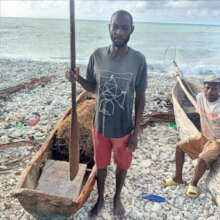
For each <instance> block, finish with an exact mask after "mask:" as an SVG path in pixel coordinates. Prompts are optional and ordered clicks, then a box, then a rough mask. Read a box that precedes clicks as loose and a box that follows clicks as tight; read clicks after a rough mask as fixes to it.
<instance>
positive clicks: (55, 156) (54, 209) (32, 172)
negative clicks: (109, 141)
mask: <svg viewBox="0 0 220 220" xmlns="http://www.w3.org/2000/svg"><path fill="white" fill-rule="evenodd" d="M70 113H71V108H69V109H68V110H67V111H66V112H65V114H64V116H63V118H62V119H60V121H59V122H58V123H57V125H56V127H55V129H54V130H53V131H52V133H51V134H50V136H49V138H48V140H47V142H46V143H44V145H43V146H42V147H41V148H40V150H39V151H38V152H37V154H36V155H35V156H34V157H33V159H32V160H31V162H30V164H29V165H28V166H27V167H26V169H25V170H24V171H23V173H22V176H21V178H20V180H19V183H18V185H17V187H16V190H15V193H14V196H15V197H17V198H18V199H19V201H20V203H21V205H22V206H23V207H24V208H25V209H26V211H28V212H29V213H30V214H31V215H33V216H34V217H35V218H37V219H42V220H43V219H66V217H68V216H70V215H71V214H73V213H74V212H75V211H76V210H77V209H78V208H80V207H81V206H82V204H83V203H84V201H85V200H86V198H87V197H88V195H89V193H90V191H91V190H92V187H93V185H94V183H95V173H96V168H95V166H94V161H93V158H92V160H91V158H89V159H87V158H85V156H84V155H80V163H82V165H83V166H82V169H85V167H86V171H83V176H82V178H81V180H80V181H81V183H80V184H81V185H80V187H79V188H80V190H78V191H79V193H78V194H79V195H77V196H73V198H71V196H69V195H68V196H62V195H61V196H60V195H56V193H55V194H51V193H50V192H48V193H47V192H45V191H41V190H39V188H40V187H38V184H39V179H40V177H41V175H42V173H44V172H43V169H44V166H45V164H46V163H48V161H55V163H56V161H63V162H62V163H61V166H60V165H59V166H60V167H61V168H60V169H62V166H63V168H65V167H67V165H66V164H65V163H66V162H68V158H67V157H66V156H64V155H63V154H62V151H60V150H59V148H57V146H56V147H54V144H55V143H56V130H57V128H58V125H59V123H60V122H61V121H62V120H64V119H65V118H66V117H67V116H68V115H69V114H70ZM64 161H66V162H64ZM86 161H88V163H87V164H86ZM57 164H60V163H59V162H58V163H57ZM85 164H86V165H85ZM84 165H85V166H84ZM59 166H58V167H59ZM58 169H59V168H58ZM55 170H56V169H55ZM58 171H59V172H57V173H59V174H60V175H61V176H62V175H63V174H62V172H61V170H58ZM78 173H79V172H78ZM81 173H82V172H81ZM79 175H80V174H79ZM55 176H56V174H55ZM44 179H45V177H44ZM48 179H50V178H46V179H45V180H46V181H47V180H48ZM55 179H56V178H55ZM79 179H80V178H78V180H79ZM56 181H57V180H56ZM73 181H74V180H73ZM62 183H63V184H64V185H65V181H62ZM56 184H57V182H56ZM76 184H77V181H76ZM47 187H48V186H47ZM51 187H52V186H51ZM64 187H65V186H64ZM52 188H54V189H56V186H53V187H52ZM61 191H62V190H61Z"/></svg>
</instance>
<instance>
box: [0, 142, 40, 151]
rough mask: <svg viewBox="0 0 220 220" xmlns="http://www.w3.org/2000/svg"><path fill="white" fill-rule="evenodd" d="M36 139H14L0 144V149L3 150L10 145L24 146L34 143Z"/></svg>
mask: <svg viewBox="0 0 220 220" xmlns="http://www.w3.org/2000/svg"><path fill="white" fill-rule="evenodd" d="M37 143H38V142H37V141H35V142H34V141H16V142H10V143H6V144H0V150H4V149H7V148H10V147H18V146H19V147H20V146H25V145H35V144H37Z"/></svg>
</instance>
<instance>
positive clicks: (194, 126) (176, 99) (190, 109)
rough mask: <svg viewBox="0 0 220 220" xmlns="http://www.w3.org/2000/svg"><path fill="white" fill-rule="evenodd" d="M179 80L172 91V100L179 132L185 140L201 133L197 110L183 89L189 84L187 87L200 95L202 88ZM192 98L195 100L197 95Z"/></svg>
mask: <svg viewBox="0 0 220 220" xmlns="http://www.w3.org/2000/svg"><path fill="white" fill-rule="evenodd" d="M179 80H181V82H182V85H181V84H180V81H179ZM179 80H178V81H177V83H176V85H175V86H174V88H173V90H172V100H173V108H174V115H175V121H176V126H177V130H178V132H179V136H180V139H181V140H184V139H187V138H189V137H190V136H193V135H196V134H197V133H198V132H199V131H200V118H199V114H198V113H197V112H196V108H195V107H194V105H193V104H192V103H191V102H190V101H189V99H188V97H187V96H186V94H185V93H184V91H183V88H182V87H183V86H185V85H186V83H185V82H187V85H188V86H190V88H191V90H192V91H193V93H194V94H198V93H199V91H200V88H199V87H198V86H196V85H194V84H193V83H191V82H189V81H186V80H184V81H183V79H180V78H179ZM185 88H186V87H185ZM191 98H193V99H194V100H195V95H192V96H191Z"/></svg>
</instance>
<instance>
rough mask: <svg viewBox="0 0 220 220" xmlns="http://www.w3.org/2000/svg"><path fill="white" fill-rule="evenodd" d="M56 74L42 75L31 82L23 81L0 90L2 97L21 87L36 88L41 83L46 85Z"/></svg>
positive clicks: (0, 96)
mask: <svg viewBox="0 0 220 220" xmlns="http://www.w3.org/2000/svg"><path fill="white" fill-rule="evenodd" d="M54 77H55V76H54V75H52V76H42V77H40V78H33V79H32V80H31V81H30V82H25V83H21V84H19V85H16V86H12V87H9V88H7V89H2V90H0V98H3V97H7V96H9V95H11V94H12V93H15V92H17V91H19V90H21V89H26V88H27V89H34V88H36V87H37V86H40V85H46V84H47V83H48V82H49V81H50V80H51V79H52V78H54Z"/></svg>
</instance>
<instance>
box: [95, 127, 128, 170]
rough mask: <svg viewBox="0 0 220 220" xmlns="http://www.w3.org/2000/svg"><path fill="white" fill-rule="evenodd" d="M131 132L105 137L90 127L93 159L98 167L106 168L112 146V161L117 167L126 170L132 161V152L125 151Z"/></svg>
mask: <svg viewBox="0 0 220 220" xmlns="http://www.w3.org/2000/svg"><path fill="white" fill-rule="evenodd" d="M130 136H131V134H128V135H126V136H124V137H122V138H106V137H104V136H103V135H102V134H100V133H98V132H97V131H96V130H95V129H94V128H92V137H93V145H94V160H95V163H96V166H97V168H98V169H103V168H106V167H107V166H108V165H109V164H110V161H111V153H112V148H113V149H114V161H115V163H116V164H117V167H118V168H120V169H124V170H127V169H128V168H129V167H130V165H131V161H132V152H128V151H127V146H128V141H129V138H130Z"/></svg>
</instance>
